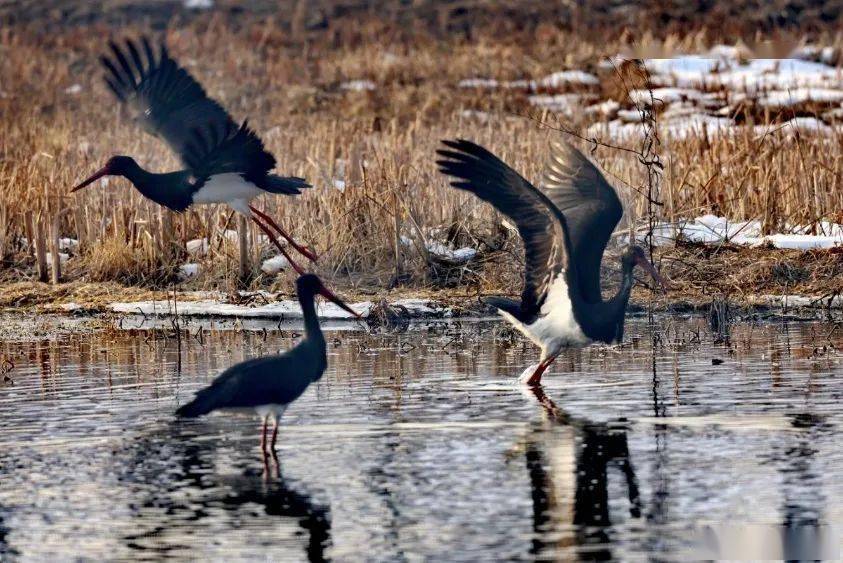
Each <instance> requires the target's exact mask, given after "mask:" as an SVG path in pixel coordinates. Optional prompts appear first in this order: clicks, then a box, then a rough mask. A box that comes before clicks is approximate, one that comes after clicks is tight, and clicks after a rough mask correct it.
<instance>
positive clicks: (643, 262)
mask: <svg viewBox="0 0 843 563" xmlns="http://www.w3.org/2000/svg"><path fill="white" fill-rule="evenodd" d="M635 263H636V264H638V265H639V266H641V267H642V268H644V270H645V271H646V272H647V273H648V274H650V275H651V276H652V277H653V279H654V280H656V283H657V284H659V287H661V289H662V291H666V290H667V289H669V288H670V280H668V279H667V278H664V277H662V275H661V274H659V273H658V271H656V268H655V267H654V266H653V265H652V264H650V261H649V260H647V259H646V258H639V259H637V260H636V261H635Z"/></svg>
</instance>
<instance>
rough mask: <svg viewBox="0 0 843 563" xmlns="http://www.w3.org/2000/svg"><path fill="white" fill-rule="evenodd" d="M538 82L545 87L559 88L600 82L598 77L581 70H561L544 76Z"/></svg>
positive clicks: (595, 84) (593, 84)
mask: <svg viewBox="0 0 843 563" xmlns="http://www.w3.org/2000/svg"><path fill="white" fill-rule="evenodd" d="M539 84H541V85H542V86H544V87H546V88H561V87H563V86H567V85H569V84H581V85H588V86H597V85H599V84H600V79H599V78H597V77H596V76H594V75H593V74H591V73H588V72H585V71H582V70H563V71H560V72H554V73H553V74H549V75H547V76H545V77H544V78H542V79H541V80H540V81H539Z"/></svg>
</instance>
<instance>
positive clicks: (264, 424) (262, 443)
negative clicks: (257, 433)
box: [261, 415, 269, 454]
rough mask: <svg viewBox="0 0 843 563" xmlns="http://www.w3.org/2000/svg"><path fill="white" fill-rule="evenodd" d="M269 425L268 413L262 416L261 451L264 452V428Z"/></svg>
mask: <svg viewBox="0 0 843 563" xmlns="http://www.w3.org/2000/svg"><path fill="white" fill-rule="evenodd" d="M268 426H269V415H266V416H264V417H263V428H261V451H262V452H264V454H265V453H266V430H267V427H268Z"/></svg>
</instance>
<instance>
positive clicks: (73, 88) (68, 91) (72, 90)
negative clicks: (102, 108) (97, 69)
mask: <svg viewBox="0 0 843 563" xmlns="http://www.w3.org/2000/svg"><path fill="white" fill-rule="evenodd" d="M81 91H82V85H81V84H74V85H72V86H68V87H67V88H65V89H64V93H65V94H70V95H72V96H73V95H76V94H78V93H80V92H81Z"/></svg>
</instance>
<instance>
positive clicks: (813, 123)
mask: <svg viewBox="0 0 843 563" xmlns="http://www.w3.org/2000/svg"><path fill="white" fill-rule="evenodd" d="M782 125H783V126H785V127H786V128H789V129H791V130H794V131H795V130H798V131H811V132H813V133H822V134H823V135H833V134H834V129H832V128H831V127H829V126H828V125H826V124H825V123H823V122H822V121H821V120H819V119H817V118H816V117H794V118H793V119H790V120H788V121H785V122H784V123H783V124H782Z"/></svg>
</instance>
